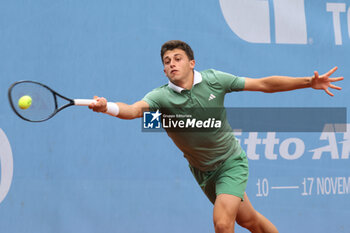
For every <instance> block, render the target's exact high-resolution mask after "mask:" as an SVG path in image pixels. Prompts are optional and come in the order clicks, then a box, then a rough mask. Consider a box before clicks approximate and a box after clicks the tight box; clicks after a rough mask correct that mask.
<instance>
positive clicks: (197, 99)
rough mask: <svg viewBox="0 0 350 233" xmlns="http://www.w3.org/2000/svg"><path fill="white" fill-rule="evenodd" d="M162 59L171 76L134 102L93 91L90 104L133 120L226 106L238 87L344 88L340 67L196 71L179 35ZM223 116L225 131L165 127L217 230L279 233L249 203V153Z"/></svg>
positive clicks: (274, 89)
mask: <svg viewBox="0 0 350 233" xmlns="http://www.w3.org/2000/svg"><path fill="white" fill-rule="evenodd" d="M161 59H162V62H163V65H164V73H165V75H166V76H167V77H168V79H169V82H168V84H167V85H164V86H161V87H159V88H156V89H154V90H153V91H151V92H149V93H148V94H147V95H146V96H145V97H144V98H143V99H142V100H141V101H138V102H136V103H134V104H132V105H128V104H125V103H120V102H118V103H113V102H107V100H106V99H105V98H103V97H97V96H95V97H94V99H96V100H97V103H95V104H91V105H90V106H89V108H90V109H93V111H95V112H102V113H106V114H109V115H112V116H116V117H119V118H121V119H134V118H138V117H142V116H143V111H149V110H150V111H156V110H158V109H161V108H167V109H179V108H181V109H184V108H191V109H194V108H202V109H203V108H211V107H223V106H224V97H225V95H226V94H227V93H230V92H237V91H261V92H266V93H273V92H281V91H291V90H295V89H301V88H309V87H311V88H313V89H320V90H324V91H325V92H326V93H327V94H329V95H331V96H333V94H332V93H331V92H330V91H329V90H328V88H333V89H337V90H341V88H340V87H338V86H335V85H333V84H332V82H336V81H340V80H342V79H343V77H338V78H330V76H331V75H332V74H333V73H334V72H335V71H336V69H337V68H336V67H335V68H333V69H331V70H330V71H329V72H327V73H325V74H323V75H319V74H318V72H317V71H315V72H314V76H313V77H301V78H294V77H286V76H270V77H265V78H259V79H252V78H243V77H237V76H234V75H231V74H228V73H224V72H220V71H216V70H212V69H211V70H205V71H201V72H198V71H196V70H194V67H195V60H194V55H193V51H192V49H191V48H190V46H189V45H188V44H186V43H185V42H182V41H178V40H172V41H168V42H166V43H165V44H164V45H163V46H162V48H161ZM220 120H221V121H222V122H223V123H222V126H221V130H216V131H215V130H214V131H210V132H208V133H187V134H186V133H183V132H182V133H177V132H167V133H168V135H169V136H170V137H171V139H172V140H173V141H174V143H175V144H176V146H177V147H178V148H179V149H180V150H181V151H182V152H183V153H184V156H185V157H186V159H187V160H188V162H189V166H190V169H191V172H192V173H193V175H194V177H195V179H196V180H197V182H198V184H199V185H200V187H201V188H202V190H203V191H204V193H205V194H206V195H207V197H208V198H209V200H210V201H211V202H212V203H213V204H214V211H213V220H214V227H215V232H216V233H233V232H234V226H235V222H237V223H238V224H239V225H241V226H242V227H244V228H247V229H248V230H249V231H251V232H257V233H258V232H265V233H275V232H278V230H277V228H276V227H275V226H274V225H273V224H272V223H271V222H270V221H269V220H268V219H267V218H265V217H264V216H263V215H261V214H260V213H259V212H257V211H256V210H255V209H254V208H253V206H252V204H251V203H250V201H249V199H248V196H247V194H246V193H245V189H246V185H247V180H248V160H247V156H246V154H245V152H244V151H243V150H242V148H241V146H240V144H239V143H238V142H237V140H236V139H235V137H234V136H233V134H232V129H231V128H230V126H229V124H228V123H227V120H226V114H222V115H221V119H220ZM222 129H224V130H222Z"/></svg>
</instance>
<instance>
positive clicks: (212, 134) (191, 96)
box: [143, 69, 245, 171]
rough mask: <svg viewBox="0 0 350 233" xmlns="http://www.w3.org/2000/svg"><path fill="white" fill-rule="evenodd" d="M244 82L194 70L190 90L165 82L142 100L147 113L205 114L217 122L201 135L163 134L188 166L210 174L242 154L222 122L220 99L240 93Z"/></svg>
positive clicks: (237, 78) (239, 78)
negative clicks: (229, 94) (212, 127)
mask: <svg viewBox="0 0 350 233" xmlns="http://www.w3.org/2000/svg"><path fill="white" fill-rule="evenodd" d="M244 82H245V79H244V78H242V77H237V76H234V75H231V74H228V73H224V72H221V71H216V70H213V69H210V70H205V71H201V72H197V71H194V82H193V86H192V88H191V90H185V89H183V88H181V87H178V86H176V85H175V84H173V83H171V82H169V83H168V84H167V85H164V86H161V87H159V88H156V89H154V90H153V91H151V92H149V93H148V94H147V95H146V96H145V97H144V98H143V100H144V101H146V102H147V103H148V104H149V106H150V111H156V110H158V109H159V110H161V113H163V114H164V109H166V111H167V114H191V115H192V117H193V118H203V115H206V116H205V117H207V116H209V117H211V119H213V118H215V119H216V120H220V121H221V127H220V128H216V129H212V130H209V131H205V132H196V131H194V132H186V130H181V131H171V130H167V134H168V135H169V137H170V138H171V139H172V140H173V142H174V143H175V144H176V146H177V147H178V148H179V149H180V150H181V151H182V152H183V153H184V157H185V158H186V159H187V160H188V162H189V163H190V165H191V166H193V167H196V168H198V169H200V170H202V171H211V170H215V169H216V168H217V167H218V166H219V165H220V164H221V163H222V162H223V161H225V160H226V159H227V158H228V157H229V156H239V155H240V154H241V152H242V149H241V146H240V145H239V143H238V141H237V140H236V138H235V137H234V135H233V132H232V129H231V126H230V125H229V123H228V121H227V119H226V111H225V110H224V98H225V95H226V93H230V92H233V91H241V90H243V88H244ZM212 109H222V110H214V111H213V110H212ZM169 111H170V112H169ZM203 113H206V114H203Z"/></svg>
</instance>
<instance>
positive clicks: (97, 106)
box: [89, 96, 107, 112]
mask: <svg viewBox="0 0 350 233" xmlns="http://www.w3.org/2000/svg"><path fill="white" fill-rule="evenodd" d="M94 100H96V102H95V103H91V104H90V105H89V108H90V109H92V110H93V111H94V112H105V111H106V110H107V100H106V98H104V97H98V96H94Z"/></svg>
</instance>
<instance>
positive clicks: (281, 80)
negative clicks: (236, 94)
mask: <svg viewBox="0 0 350 233" xmlns="http://www.w3.org/2000/svg"><path fill="white" fill-rule="evenodd" d="M336 70H337V67H334V68H333V69H331V70H330V71H328V72H327V73H325V74H323V75H319V74H318V72H317V71H315V72H314V76H313V77H303V78H294V77H287V76H270V77H266V78H260V79H252V78H246V79H245V86H244V90H245V91H262V92H267V93H273V92H281V91H291V90H296V89H301V88H308V87H312V88H313V89H319V90H324V91H325V92H326V93H327V94H328V95H330V96H333V94H332V93H331V92H330V91H329V90H328V88H329V87H330V88H333V89H336V90H341V87H338V86H335V85H333V84H332V82H337V81H340V80H343V79H344V78H343V77H336V78H330V76H331V75H332V74H333V73H334V72H335V71H336Z"/></svg>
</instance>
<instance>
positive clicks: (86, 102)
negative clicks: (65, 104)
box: [73, 99, 96, 106]
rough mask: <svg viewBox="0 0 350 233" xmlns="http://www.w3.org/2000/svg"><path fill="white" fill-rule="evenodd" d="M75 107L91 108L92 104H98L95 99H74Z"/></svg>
mask: <svg viewBox="0 0 350 233" xmlns="http://www.w3.org/2000/svg"><path fill="white" fill-rule="evenodd" d="M73 101H74V105H79V106H89V105H90V104H91V103H96V100H93V99H74V100H73Z"/></svg>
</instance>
